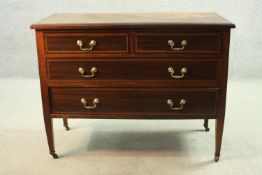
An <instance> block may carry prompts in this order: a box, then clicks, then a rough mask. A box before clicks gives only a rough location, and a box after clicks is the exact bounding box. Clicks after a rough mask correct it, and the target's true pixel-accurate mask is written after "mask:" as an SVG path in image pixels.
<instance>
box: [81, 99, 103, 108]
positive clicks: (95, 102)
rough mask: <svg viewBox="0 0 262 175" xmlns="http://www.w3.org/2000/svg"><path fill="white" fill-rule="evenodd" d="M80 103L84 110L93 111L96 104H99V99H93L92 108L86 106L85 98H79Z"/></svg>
mask: <svg viewBox="0 0 262 175" xmlns="http://www.w3.org/2000/svg"><path fill="white" fill-rule="evenodd" d="M81 103H82V104H83V105H84V108H86V109H95V108H96V106H97V104H98V103H99V98H94V100H93V106H87V105H86V103H87V102H86V99H85V98H81Z"/></svg>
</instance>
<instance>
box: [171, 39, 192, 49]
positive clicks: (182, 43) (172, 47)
mask: <svg viewBox="0 0 262 175" xmlns="http://www.w3.org/2000/svg"><path fill="white" fill-rule="evenodd" d="M167 43H168V45H170V48H171V49H172V50H175V51H181V50H184V49H185V47H186V46H187V40H183V41H181V46H182V47H175V42H174V41H173V40H168V41H167Z"/></svg>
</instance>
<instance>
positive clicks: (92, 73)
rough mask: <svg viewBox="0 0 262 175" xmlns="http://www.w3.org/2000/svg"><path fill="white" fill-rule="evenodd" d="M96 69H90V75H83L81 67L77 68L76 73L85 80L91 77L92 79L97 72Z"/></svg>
mask: <svg viewBox="0 0 262 175" xmlns="http://www.w3.org/2000/svg"><path fill="white" fill-rule="evenodd" d="M97 71H98V70H97V68H96V67H92V68H91V70H90V72H91V74H90V75H85V70H84V68H82V67H79V68H78V72H79V73H80V74H81V76H82V77H85V78H91V77H94V76H95V73H96V72H97Z"/></svg>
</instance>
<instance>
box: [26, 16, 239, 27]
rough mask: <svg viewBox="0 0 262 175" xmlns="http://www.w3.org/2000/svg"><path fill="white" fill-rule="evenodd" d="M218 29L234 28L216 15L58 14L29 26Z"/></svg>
mask: <svg viewBox="0 0 262 175" xmlns="http://www.w3.org/2000/svg"><path fill="white" fill-rule="evenodd" d="M163 25H168V26H171V27H181V26H184V27H185V26H186V27H221V28H234V27H235V25H234V24H233V23H231V22H230V21H228V20H227V19H225V18H223V17H221V16H219V15H217V14H216V13H59V14H53V15H51V16H49V17H47V18H45V19H43V20H41V21H39V22H37V23H34V24H32V25H31V28H32V29H57V28H59V29H73V28H86V27H89V28H90V27H112V28H114V27H116V28H117V27H131V28H132V27H134V28H135V27H146V26H149V27H151V26H156V27H157V26H163Z"/></svg>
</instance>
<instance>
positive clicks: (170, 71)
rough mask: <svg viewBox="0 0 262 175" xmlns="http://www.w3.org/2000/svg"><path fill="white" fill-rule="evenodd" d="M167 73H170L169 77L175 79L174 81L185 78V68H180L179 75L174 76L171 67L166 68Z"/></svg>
mask: <svg viewBox="0 0 262 175" xmlns="http://www.w3.org/2000/svg"><path fill="white" fill-rule="evenodd" d="M167 71H168V72H169V73H170V75H171V77H173V78H176V79H180V78H183V77H184V76H185V74H186V73H187V68H186V67H182V69H181V75H174V73H175V70H174V68H173V67H169V68H167Z"/></svg>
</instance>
